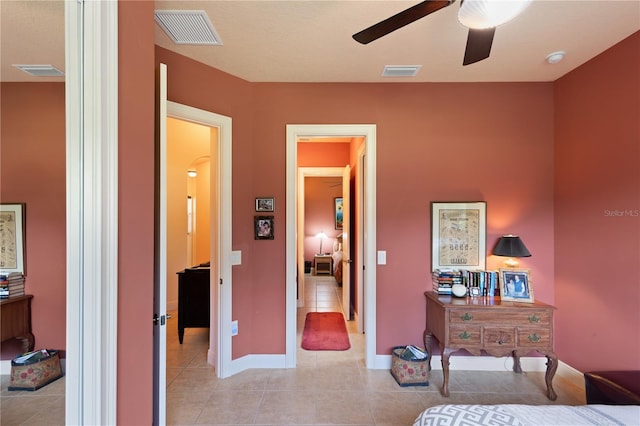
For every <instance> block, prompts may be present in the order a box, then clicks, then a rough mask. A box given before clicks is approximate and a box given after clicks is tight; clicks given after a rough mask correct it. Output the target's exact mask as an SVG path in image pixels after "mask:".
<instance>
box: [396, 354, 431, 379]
mask: <svg viewBox="0 0 640 426" xmlns="http://www.w3.org/2000/svg"><path fill="white" fill-rule="evenodd" d="M404 349H405V347H404V346H396V347H394V348H393V350H392V351H391V375H392V376H393V378H394V379H396V382H398V384H399V385H400V386H429V371H428V370H429V366H428V365H427V358H426V357H425V358H424V359H421V360H415V361H413V360H411V361H410V360H406V359H403V358H401V357H400V354H401V353H402V351H403V350H404Z"/></svg>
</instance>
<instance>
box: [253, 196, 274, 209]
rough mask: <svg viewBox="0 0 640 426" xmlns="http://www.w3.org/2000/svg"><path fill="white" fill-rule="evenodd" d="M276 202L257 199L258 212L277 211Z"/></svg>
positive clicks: (270, 199)
mask: <svg viewBox="0 0 640 426" xmlns="http://www.w3.org/2000/svg"><path fill="white" fill-rule="evenodd" d="M275 207H276V206H275V200H274V199H273V197H270V198H256V211H257V212H272V211H274V210H275Z"/></svg>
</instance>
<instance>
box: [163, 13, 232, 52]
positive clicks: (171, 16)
mask: <svg viewBox="0 0 640 426" xmlns="http://www.w3.org/2000/svg"><path fill="white" fill-rule="evenodd" d="M155 18H156V22H157V23H158V25H160V27H161V28H162V29H163V30H164V32H165V33H167V35H168V36H169V37H170V38H171V40H173V42H174V43H176V44H195V45H201V46H216V45H220V46H221V45H222V40H220V36H218V34H217V33H216V30H215V28H213V24H211V21H210V20H209V17H208V16H207V13H206V12H205V11H204V10H156V12H155Z"/></svg>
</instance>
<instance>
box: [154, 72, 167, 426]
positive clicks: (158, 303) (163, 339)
mask: <svg viewBox="0 0 640 426" xmlns="http://www.w3.org/2000/svg"><path fill="white" fill-rule="evenodd" d="M157 79H158V81H157V84H156V98H157V99H156V103H157V105H156V126H157V128H156V139H157V140H156V150H157V151H156V206H155V223H156V230H155V234H156V247H155V251H156V253H155V257H156V261H155V282H154V288H153V292H154V295H153V296H154V297H153V299H154V300H153V304H154V306H153V312H154V314H153V324H154V326H153V389H154V390H153V424H154V425H164V424H165V423H166V388H167V327H166V325H165V324H166V320H167V266H166V265H167V209H166V208H163V207H162V206H165V205H166V203H167V171H166V166H167V66H166V65H165V64H160V69H159V70H158V76H157Z"/></svg>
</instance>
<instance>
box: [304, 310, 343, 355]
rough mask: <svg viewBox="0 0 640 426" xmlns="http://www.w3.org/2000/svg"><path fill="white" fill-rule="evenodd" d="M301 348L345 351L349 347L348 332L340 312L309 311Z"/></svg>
mask: <svg viewBox="0 0 640 426" xmlns="http://www.w3.org/2000/svg"><path fill="white" fill-rule="evenodd" d="M301 346H302V349H306V350H309V351H346V350H347V349H349V348H350V347H351V344H350V343H349V333H348V332H347V326H346V324H345V323H344V317H343V316H342V314H341V313H340V312H309V313H308V314H307V318H306V319H305V322H304V331H303V332H302V345H301Z"/></svg>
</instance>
